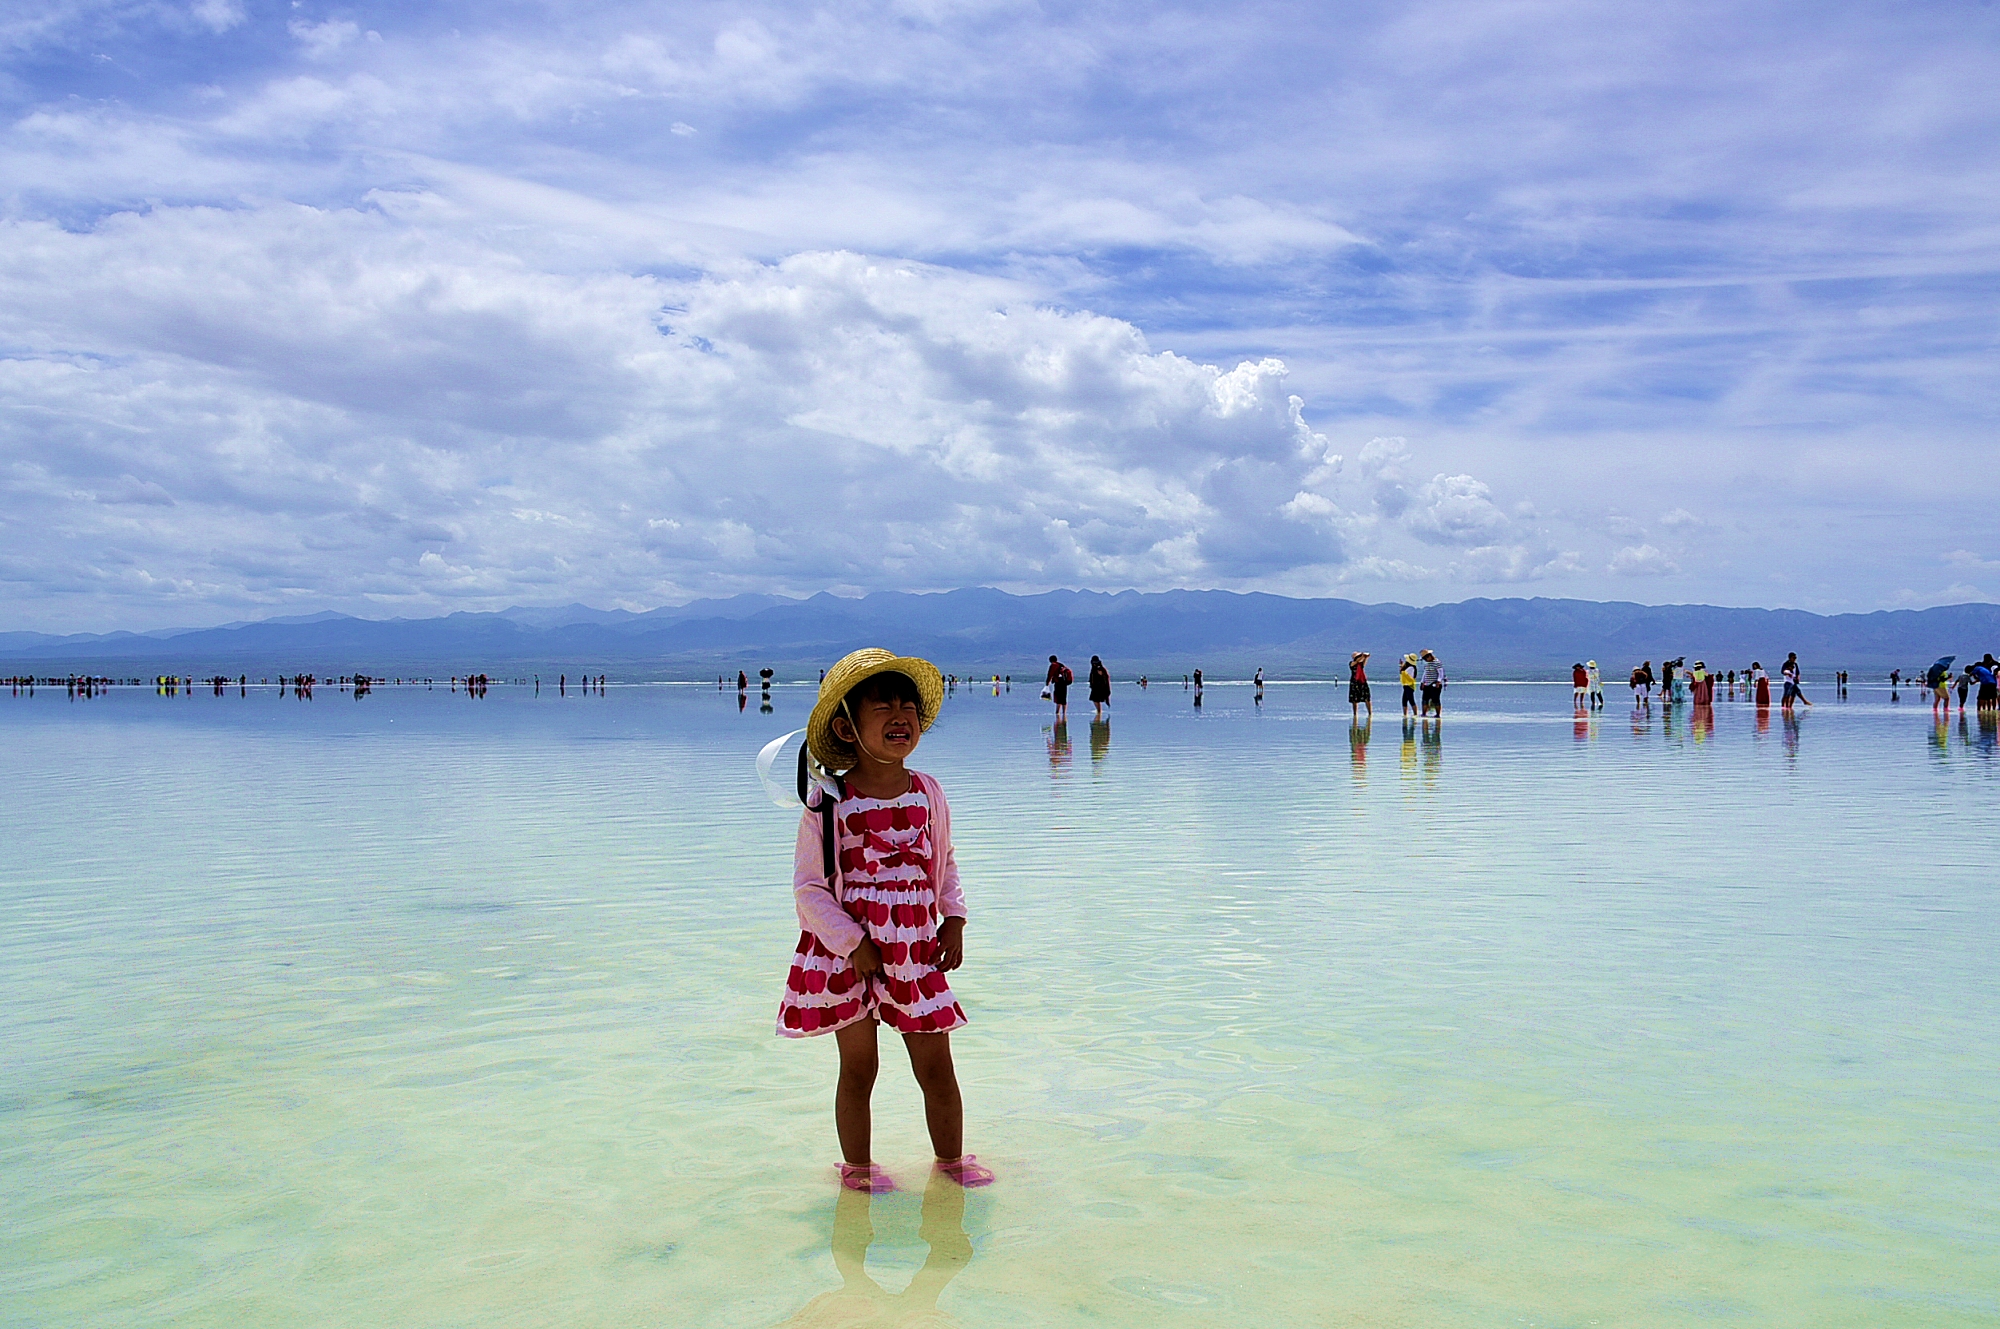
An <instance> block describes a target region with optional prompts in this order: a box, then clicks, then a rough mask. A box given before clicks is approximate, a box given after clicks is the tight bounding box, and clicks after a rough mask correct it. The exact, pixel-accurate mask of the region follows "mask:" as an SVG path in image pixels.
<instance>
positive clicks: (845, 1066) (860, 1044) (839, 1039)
mask: <svg viewBox="0 0 2000 1329" xmlns="http://www.w3.org/2000/svg"><path fill="white" fill-rule="evenodd" d="M833 1037H834V1041H835V1042H836V1043H838V1044H839V1045H840V1083H839V1086H838V1087H837V1088H835V1089H834V1091H833V1128H834V1131H835V1132H836V1133H837V1134H838V1135H839V1136H840V1156H841V1157H842V1158H844V1159H846V1160H847V1161H848V1162H850V1163H853V1164H855V1165H856V1166H857V1167H861V1166H866V1165H867V1164H869V1163H872V1162H874V1161H875V1160H874V1159H873V1158H871V1157H869V1153H868V1150H869V1147H870V1144H871V1139H870V1137H871V1135H872V1133H873V1131H872V1122H871V1120H870V1118H869V1112H868V1100H869V1099H870V1098H871V1097H872V1096H873V1095H874V1093H875V1071H876V1069H877V1067H878V1066H879V1065H880V1061H879V1059H878V1057H877V1055H876V1051H875V1022H874V1021H873V1020H862V1021H859V1022H858V1023H855V1024H851V1025H848V1026H847V1027H846V1028H845V1029H836V1030H834V1031H833ZM947 1065H949V1063H947Z"/></svg>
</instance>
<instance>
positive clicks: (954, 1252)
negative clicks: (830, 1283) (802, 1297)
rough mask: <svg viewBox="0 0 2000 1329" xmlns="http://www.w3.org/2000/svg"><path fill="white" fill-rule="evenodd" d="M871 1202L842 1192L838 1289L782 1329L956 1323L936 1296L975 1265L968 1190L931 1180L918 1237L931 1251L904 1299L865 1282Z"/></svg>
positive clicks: (837, 1210) (836, 1242) (837, 1216)
mask: <svg viewBox="0 0 2000 1329" xmlns="http://www.w3.org/2000/svg"><path fill="white" fill-rule="evenodd" d="M873 1199H874V1197H872V1196H870V1195H868V1194H866V1193H865V1192H863V1191H849V1190H843V1191H842V1192H841V1193H840V1199H839V1200H838V1201H837V1202H836V1203H835V1204H834V1208H833V1267H834V1268H835V1269H837V1270H839V1271H840V1286H839V1287H837V1288H834V1289H833V1290H831V1291H829V1292H822V1293H820V1294H819V1295H818V1296H817V1297H814V1298H813V1299H812V1300H811V1301H809V1302H807V1303H806V1304H805V1305H804V1306H802V1307H800V1308H799V1310H798V1312H797V1313H796V1314H795V1315H793V1316H791V1318H789V1319H786V1320H783V1321H780V1322H779V1323H780V1329H794V1327H796V1329H807V1327H808V1326H823V1327H824V1329H835V1327H836V1326H838V1329H878V1327H879V1329H891V1327H892V1326H899V1325H900V1326H916V1325H952V1324H956V1323H958V1322H957V1321H956V1320H954V1319H953V1318H952V1317H951V1316H949V1315H947V1314H946V1313H945V1312H944V1311H942V1310H939V1309H938V1304H937V1301H938V1297H939V1295H940V1294H941V1293H943V1291H944V1290H945V1287H946V1286H947V1285H948V1284H949V1283H950V1282H951V1280H952V1279H954V1278H956V1277H958V1275H959V1271H960V1270H962V1269H964V1268H965V1266H966V1265H967V1264H969V1263H971V1261H972V1239H971V1238H970V1237H968V1236H967V1235H966V1233H965V1191H964V1189H963V1188H961V1187H960V1186H959V1185H958V1184H957V1183H956V1182H953V1181H950V1180H948V1179H946V1178H944V1177H941V1176H938V1175H935V1174H933V1175H932V1177H931V1182H930V1185H929V1186H927V1187H926V1188H925V1189H924V1207H923V1216H922V1217H921V1218H920V1219H919V1220H918V1223H917V1235H918V1236H919V1237H922V1238H923V1239H924V1243H925V1244H926V1245H928V1246H929V1247H930V1254H929V1255H928V1256H926V1257H925V1259H924V1263H923V1267H922V1268H921V1269H919V1270H917V1272H916V1273H915V1274H914V1275H912V1276H911V1278H910V1282H909V1285H908V1286H907V1287H905V1288H904V1289H903V1290H902V1291H901V1292H891V1291H889V1290H888V1289H887V1288H885V1287H883V1286H882V1285H881V1284H880V1283H877V1282H876V1281H875V1280H874V1279H873V1278H871V1277H869V1276H868V1268H867V1265H868V1246H869V1243H871V1242H872V1241H874V1240H875V1224H874V1221H873V1217H872V1215H871V1212H870V1209H871V1205H872V1202H873Z"/></svg>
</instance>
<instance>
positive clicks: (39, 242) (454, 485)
mask: <svg viewBox="0 0 2000 1329" xmlns="http://www.w3.org/2000/svg"><path fill="white" fill-rule="evenodd" d="M0 53H4V61H5V67H4V73H0V97H4V99H5V121H4V128H0V182H4V191H3V192H0V199H4V204H3V205H0V206H4V214H0V227H4V233H0V607H4V609H5V614H4V618H5V619H6V622H4V623H0V626H4V627H8V628H38V629H42V630H51V631H64V630H101V629H104V628H109V627H117V626H122V627H133V628H152V627H160V626H173V625H183V624H199V623H207V622H213V621H220V620H222V619H236V618H252V617H261V616H264V615H267V614H279V613H297V612H303V611H310V610H317V609H325V608H334V609H341V610H346V611H348V612H355V613H362V614H366V615H369V616H376V617H386V616H389V615H394V614H407V615H421V614H431V613H438V612H448V611H450V610H453V609H487V608H498V607H502V606H505V605H508V604H558V603H568V602H571V601H583V602H586V603H590V604H595V605H600V606H614V605H623V606H626V607H631V608H644V607H650V606H653V605H657V604H661V603H666V602H670V601H679V600H684V599H687V598H690V597H693V596H699V595H715V594H728V593H732V592H735V591H742V590H757V591H780V592H789V593H810V592H813V591H818V590H825V589H832V590H836V591H841V592H858V591H864V590H869V589H875V588H899V589H937V588H946V587H952V586H959V585H970V584H989V585H998V586H1003V587H1006V588H1008V589H1015V590H1032V589H1041V588H1045V587H1051V586H1080V587H1097V588H1106V589H1116V588H1123V587H1139V588H1141V589H1157V588H1164V587H1169V586H1221V587H1231V588H1241V589H1264V590H1272V591H1279V592H1285V593H1291V594H1315V595H1319V594H1331V595H1342V596H1348V597H1351V598H1356V599H1364V600H1385V599H1387V600H1401V601H1405V602H1416V603H1427V602H1430V601H1435V600H1442V599H1460V598H1464V597H1467V596H1473V595H1561V596H1583V597H1590V598H1616V599H1635V600H1644V601H1651V602H1664V601H1707V602H1712V603H1726V604H1763V605H1783V606H1795V607H1801V608H1809V609H1818V610H1854V609H1861V610H1866V609H1875V608H1882V607H1896V606H1910V605H1916V606H1921V605H1929V604H1939V603H1949V602H1953V601H1959V600H1974V599H1978V600H1988V599H1994V598H1996V597H1997V596H2000V538H1996V535H2000V523H1996V521H1995V520H1994V518H1993V516H1992V511H1993V503H1992V499H1991V496H1990V493H1989V492H1988V485H1987V483H1986V481H1987V478H1988V477H1989V476H1990V474H1991V473H1992V470H1993V464H1992V462H1991V460H1990V453H1991V451H1992V449H1993V447H1994V443H1995V441H1996V429H1995V426H1996V423H2000V350H1997V349H1996V346H2000V298H1996V297H2000V10H1996V8H1995V6H1994V5H1993V4H1991V3H1980V2H1979V0H1967V2H1965V3H1950V4H1898V5H1889V4H1879V5H1856V4H1845V5H1843V4H1838V3H1834V4H1825V3H1819V4H1811V5H1806V4H1796V5H1787V4H1764V5H1748V6H1746V5H1741V4H1735V5H1720V4H1684V5H1674V6H1657V5H1644V6H1642V5H1636V4H1581V3H1541V4H1538V3H1484V4H1468V3H1456V2H1442V3H1439V2H1427V0H1415V2H1406V3H1398V4H1380V5H1375V4H1348V5H1338V4H1333V5H1329V4H1314V5H1283V4H1267V5H1238V6H1219V5H1213V4H1208V5H1198V6H1181V7H1176V6H1173V5H1167V4H1160V3H1148V4H1143V5H1141V4H1133V5H1129V6H1121V5H1113V4H1101V5H1089V6H1082V5H1056V4H1041V5H1037V4H1025V3H1004V2H995V3H983V2H982V3H964V4H956V3H943V2H936V0H908V2H906V3H900V4H866V3H861V4H846V5H842V6H838V7H827V8H823V9H815V8H811V7H806V6H762V5H757V4H749V3H738V4H729V5H703V4H698V3H697V4H681V5H675V6H660V5H618V4H601V5H561V6H557V5H536V4H507V3H489V4H482V5H478V6H470V5H454V4H439V5H430V6H422V7H412V6H387V5H380V6H376V5H328V4H321V3H317V0H300V2H299V3H292V0H281V2H280V3H276V4H261V3H255V2H254V0H195V2H194V3H191V4H190V3H185V2H180V0H177V2H176V3H164V2H162V3H127V2H124V0H69V2H65V0H54V2H53V3H44V4H37V5H35V6H32V7H30V6H25V5H23V6H12V7H9V8H7V9H5V10H0Z"/></svg>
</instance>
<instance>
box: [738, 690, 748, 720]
mask: <svg viewBox="0 0 2000 1329" xmlns="http://www.w3.org/2000/svg"><path fill="white" fill-rule="evenodd" d="M749 709H750V694H749V693H747V692H739V693H737V694H736V713H737V714H738V715H741V714H743V712H745V711H747V710H749Z"/></svg>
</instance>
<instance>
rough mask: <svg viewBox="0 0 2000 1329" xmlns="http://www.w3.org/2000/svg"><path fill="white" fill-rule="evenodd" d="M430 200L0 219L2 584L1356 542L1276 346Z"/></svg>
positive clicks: (855, 563) (1104, 577)
mask: <svg viewBox="0 0 2000 1329" xmlns="http://www.w3.org/2000/svg"><path fill="white" fill-rule="evenodd" d="M408 211H409V214H410V215H411V216H413V217H415V218H417V219H418V220H417V222H415V223H406V222H403V221H401V220H399V219H398V217H397V216H395V215H391V214H389V213H386V212H380V211H362V210H317V209H307V208H296V207H284V206H271V207H263V208H252V209H239V210H235V211H226V212H225V211H220V210H215V209H203V208H180V209H177V208H160V209H155V210H153V211H151V212H149V213H145V214H125V215H121V216H116V217H112V218H108V219H106V220H105V221H104V222H102V223H100V224H99V225H98V226H97V227H96V228H94V229H92V230H88V231H70V230H64V229H61V228H58V227H54V226H50V225H46V224H41V223H13V224H11V225H9V226H7V227H6V228H5V243H4V245H0V250H4V256H0V294H4V295H5V297H6V299H5V301H4V312H0V335H3V336H5V337H6V338H7V339H8V340H10V341H12V342H14V343H16V344H17V345H23V346H29V347H32V348H33V349H32V351H31V352H30V353H28V354H25V355H17V356H16V357H15V358H13V359H10V360H5V361H0V400H4V401H5V402H6V403H7V405H8V406H9V407H10V408H11V409H10V411H9V414H8V416H7V417H6V418H7V419H11V420H12V421H14V422H15V424H14V427H13V428H11V429H8V430H6V432H4V433H0V459H4V461H5V463H6V465H7V469H6V471H5V472H4V476H5V478H4V480H0V484H4V486H5V493H6V496H7V503H8V505H9V507H10V508H12V509H14V510H17V511H22V512H26V511H29V510H34V511H36V512H37V513H38V526H39V527H41V528H42V529H45V530H54V531H57V532H60V535H59V536H58V537H57V538H55V539H53V540H51V539H48V538H44V537H42V536H34V537H32V538H31V536H30V532H29V528H28V527H27V526H26V525H15V526H9V527H0V549H3V550H4V561H0V580H6V581H8V582H11V583H14V584H16V585H21V586H27V585H44V586H45V585H51V584H54V585H58V586H61V587H64V588H66V592H67V593H70V594H83V593H86V592H87V593H89V594H93V595H96V596H99V597H103V598H105V599H106V600H107V601H115V600H117V599H119V598H121V597H132V598H135V599H138V598H150V599H151V600H152V601H153V602H155V603H159V602H161V601H162V600H165V601H167V602H174V601H176V600H180V599H184V598H187V597H194V598H200V599H205V600H210V601H214V602H216V603H218V604H221V603H226V604H228V605H230V606H231V607H233V608H240V607H244V606H257V605H267V606H278V605H288V604H290V603H291V602H293V601H294V600H297V599H300V598H302V597H304V598H311V597H315V596H317V597H320V598H322V599H326V600H337V601H340V602H342V603H354V602H355V601H357V600H359V601H361V602H364V603H367V604H374V605H379V606H390V607H398V608H424V607H435V606H436V605H438V604H442V603H451V602H461V603H462V602H466V601H472V602H484V601H486V600H488V599H492V600H495V601H507V600H510V599H516V600H518V599H531V598H536V597H538V596H543V597H545V596H547V595H553V594H557V593H558V588H561V589H560V593H561V594H562V595H564V596H566V597H568V598H572V599H573V598H577V596H579V595H582V596H585V597H587V598H588V597H595V598H599V599H612V598H632V597H637V598H639V599H641V600H649V601H651V602H658V601H660V600H663V599H668V598H673V597H677V596H683V595H687V594H694V593H700V592H726V591H730V590H736V589H744V588H751V587H766V588H768V587H772V586H782V587H785V588H788V589H794V590H812V589H818V588H820V587H823V586H825V585H828V584H840V585H847V586H869V585H884V586H908V585H921V586H949V585H956V584H962V583H966V582H977V581H992V582H999V583H1002V584H1016V585H1024V586H1026V585H1032V586H1043V585H1051V584H1072V585H1074V584H1085V585H1109V586H1124V585H1148V586H1168V585H1176V584H1184V583H1190V582H1193V583H1202V584H1226V583H1241V582H1243V581H1245V580H1254V579H1256V578H1259V577H1262V576H1268V575H1275V574H1283V573H1286V572H1288V571H1291V570H1295V569H1300V568H1310V567H1338V566H1339V565H1340V564H1342V563H1343V562H1345V561H1346V560H1348V559H1349V558H1350V557H1352V556H1354V554H1355V552H1356V550H1355V549H1354V547H1353V546H1354V542H1355V541H1356V539H1357V538H1360V537H1365V536H1366V535H1368V533H1369V528H1368V526H1367V524H1366V523H1365V522H1361V523H1357V521H1356V519H1355V518H1354V517H1353V516H1352V515H1351V514H1350V513H1349V512H1347V511H1346V510H1345V509H1344V508H1343V507H1342V506H1341V503H1340V501H1339V499H1338V496H1337V493H1336V486H1337V484H1338V481H1339V475H1340V469H1341V458H1340V456H1339V455H1338V454H1337V453H1336V452H1334V451H1333V449H1332V446H1331V444H1330V443H1329V441H1328V439H1327V437H1326V436H1325V435H1324V434H1323V433H1321V432H1319V431H1317V430H1315V429H1314V428H1313V427H1312V426H1311V424H1310V422H1309V420H1308V417H1307V415H1306V411H1305V403H1304V401H1303V400H1302V399H1301V398H1300V397H1298V396H1297V395H1295V394H1291V393H1288V392H1286V391H1285V379H1286V372H1287V371H1286V368H1285V366H1284V365H1283V363H1282V362H1280V361H1278V360H1276V359H1272V358H1265V359H1261V360H1249V361H1244V362H1242V363H1240V364H1238V365H1236V366H1234V367H1227V368H1225V367H1222V366H1216V365H1209V364H1203V363H1200V362H1197V361H1194V360H1190V359H1187V358H1185V357H1182V356H1179V355H1175V354H1172V353H1168V352H1159V351H1155V350H1153V349H1152V348H1151V347H1150V346H1149V345H1148V344H1147V342H1146V339H1145V338H1144V336H1143V335H1142V334H1141V333H1140V332H1139V331H1138V330H1137V329H1136V328H1134V327H1132V326H1131V325H1130V324H1129V323H1125V322H1122V321H1119V320H1116V319H1110V318H1104V317H1100V316H1096V315H1092V314H1088V313H1082V312H1073V311H1064V310H1060V309H1053V308H1049V307H1047V306H1044V305H1040V304H1037V303H1035V302H1034V301H1033V300H1032V298H1030V294H1029V292H1027V291H1025V290H1024V289H1023V288H1021V287H1019V286H1017V285H1016V284H1014V283H1011V282H1007V281H1003V280H999V279H993V278H979V277H970V276H966V275H964V274H959V273H954V272H951V271H949V270H945V269H939V268H934V267H929V266H926V265H922V264H915V263H908V262H897V261H885V260H877V259H870V258H866V257H863V256H859V255H854V254H841V253H818V254H803V255H798V256H795V257H793V258H791V259H788V260H786V261H785V262H783V263H780V264H775V265H763V264H743V263H738V264H734V265H728V266H724V267H721V268H718V269H716V270H714V271H712V272H710V273H708V274H706V275H699V276H694V277H690V278H686V279H675V280H668V279H664V278H654V277H639V276H624V275H612V274H595V275H593V274H570V275H564V274H555V273H549V272H544V271H536V270H533V269H530V268H527V267H524V266H523V265H522V264H521V263H520V262H519V261H518V260H517V258H516V257H515V256H513V255H512V254H510V253H508V252H506V251H503V250H495V249H491V248H483V247H481V246H479V245H477V244H474V243H470V242H469V240H468V237H467V236H466V235H464V234H462V233H461V234H453V235H448V236H442V237H441V236H437V235H434V234H432V233H431V230H430V227H431V225H434V224H435V221H436V217H435V215H434V214H433V212H432V211H431V210H427V209H425V208H423V207H421V206H418V207H414V208H411V209H408ZM1459 479H1461V480H1464V479H1465V478H1463V477H1460V478H1459ZM1454 483H1455V484H1456V483H1457V482H1456V481H1455V482H1454ZM1465 483H1466V484H1469V485H1471V486H1473V487H1474V488H1477V482H1472V481H1469V480H1466V482H1465ZM1460 490H1464V491H1465V492H1467V493H1469V492H1471V491H1470V490H1467V489H1465V485H1458V487H1457V488H1456V489H1454V490H1453V493H1452V494H1451V495H1446V496H1445V497H1444V498H1443V499H1442V500H1441V505H1437V504H1434V505H1433V506H1436V507H1438V508H1439V510H1440V511H1443V512H1445V513H1446V514H1447V515H1446V516H1445V517H1441V518H1439V520H1441V521H1443V520H1459V518H1457V517H1454V516H1452V515H1450V514H1451V513H1452V512H1453V511H1454V509H1453V508H1452V504H1453V503H1454V502H1456V501H1458V498H1459V497H1462V495H1460V493H1459V491H1460ZM1423 492H1424V493H1425V495H1427V496H1428V495H1429V494H1430V487H1428V486H1426V487H1424V491H1423ZM1426 501H1429V500H1428V498H1427V500H1426ZM1482 501H1483V500H1482ZM134 505H138V506H139V507H143V508H144V509H145V510H146V511H147V512H154V511H157V512H158V514H159V515H157V516H141V515H138V508H137V507H135V506H134ZM1430 510H1431V509H1429V508H1426V509H1424V511H1430ZM1371 566H1379V567H1381V568H1383V569H1385V570H1388V574H1389V575H1401V573H1400V572H1399V571H1398V569H1401V568H1402V567H1403V565H1401V564H1398V563H1395V562H1394V561H1393V560H1389V561H1386V562H1382V563H1380V564H1376V565H1371ZM170 573H174V574H178V575H172V576H170V575H169V574H170Z"/></svg>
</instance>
